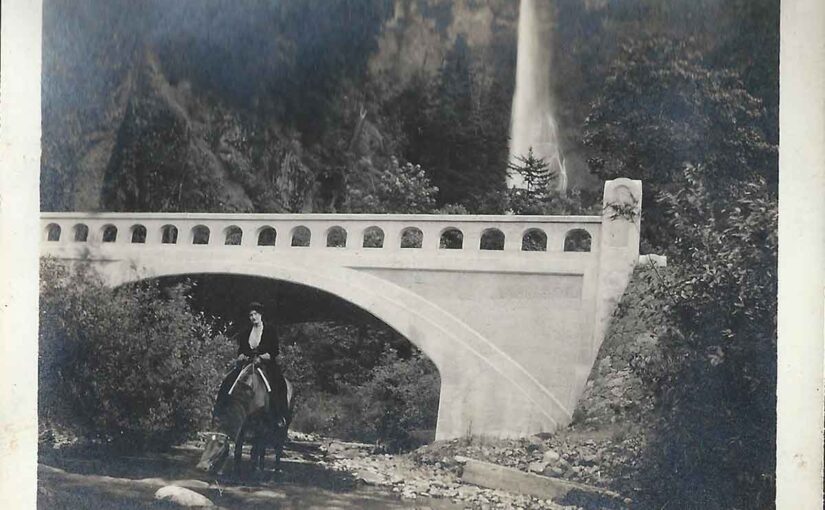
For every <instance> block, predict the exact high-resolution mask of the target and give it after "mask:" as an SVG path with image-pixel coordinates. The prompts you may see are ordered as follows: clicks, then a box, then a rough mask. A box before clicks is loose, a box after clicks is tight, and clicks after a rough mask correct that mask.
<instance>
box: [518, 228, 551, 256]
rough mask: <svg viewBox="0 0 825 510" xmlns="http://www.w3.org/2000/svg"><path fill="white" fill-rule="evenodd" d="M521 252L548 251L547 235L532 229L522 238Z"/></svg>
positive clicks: (539, 230)
mask: <svg viewBox="0 0 825 510" xmlns="http://www.w3.org/2000/svg"><path fill="white" fill-rule="evenodd" d="M521 251H547V234H545V233H544V231H543V230H541V229H538V228H531V229H529V230H527V232H525V233H524V235H523V236H521Z"/></svg>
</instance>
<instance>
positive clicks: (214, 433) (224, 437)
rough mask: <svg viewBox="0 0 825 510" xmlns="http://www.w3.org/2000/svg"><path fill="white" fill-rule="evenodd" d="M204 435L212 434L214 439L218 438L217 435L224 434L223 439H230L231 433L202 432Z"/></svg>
mask: <svg viewBox="0 0 825 510" xmlns="http://www.w3.org/2000/svg"><path fill="white" fill-rule="evenodd" d="M201 434H203V435H204V436H212V439H217V437H215V436H222V439H225V440H227V441H229V434H224V433H223V432H201Z"/></svg>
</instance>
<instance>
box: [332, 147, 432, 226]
mask: <svg viewBox="0 0 825 510" xmlns="http://www.w3.org/2000/svg"><path fill="white" fill-rule="evenodd" d="M436 193H438V188H437V187H435V186H433V185H432V184H431V183H430V180H429V178H428V177H427V174H426V173H425V172H424V170H423V169H422V168H421V166H419V165H413V164H412V163H405V164H403V165H401V164H400V163H399V162H398V159H396V158H394V157H393V158H391V160H390V162H389V164H388V165H387V166H386V167H385V168H384V170H383V171H381V172H380V173H378V175H373V174H372V173H371V172H361V173H360V174H358V175H356V176H353V177H352V178H351V180H350V183H349V189H348V190H347V197H348V198H347V204H346V209H347V211H349V212H356V213H366V212H369V213H404V214H420V213H428V212H431V211H432V210H433V209H435V196H436Z"/></svg>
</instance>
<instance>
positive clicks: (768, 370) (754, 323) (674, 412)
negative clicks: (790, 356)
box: [640, 168, 778, 508]
mask: <svg viewBox="0 0 825 510" xmlns="http://www.w3.org/2000/svg"><path fill="white" fill-rule="evenodd" d="M706 175H707V174H706V173H705V172H703V171H702V170H701V169H694V168H689V169H688V170H686V172H685V180H684V187H682V189H680V190H678V191H676V192H673V193H665V194H663V196H662V201H663V203H664V204H666V206H667V210H668V213H669V215H670V218H671V219H670V221H669V223H668V226H669V228H671V229H672V231H673V232H674V235H675V237H676V242H675V243H674V244H673V246H672V248H671V250H670V251H669V252H668V255H669V260H668V262H669V263H671V267H670V268H669V270H668V272H667V273H658V272H653V273H652V274H653V275H658V276H657V277H656V278H657V279H658V280H659V281H658V282H656V283H657V285H656V288H657V289H658V290H656V291H655V295H656V301H655V303H658V305H657V306H653V307H651V309H650V312H651V313H653V314H655V315H656V316H658V317H660V318H662V319H664V320H665V321H666V323H667V325H668V327H667V330H666V332H665V333H664V334H663V335H662V336H661V338H660V343H661V352H660V356H661V359H660V361H659V362H658V363H654V364H650V365H648V366H647V369H646V370H645V371H643V375H644V378H645V380H646V381H647V382H648V384H649V385H650V387H651V388H653V389H654V390H655V392H656V396H657V410H658V412H659V419H658V421H657V422H656V424H655V425H656V427H655V428H656V433H657V440H656V441H655V442H654V443H652V445H651V448H650V449H649V451H648V457H647V459H646V462H647V464H646V467H645V469H643V470H641V471H640V474H641V478H642V479H643V482H642V485H643V487H644V491H643V492H644V495H643V496H642V497H643V498H644V499H647V500H648V503H650V505H651V506H653V505H655V506H656V507H659V506H661V505H662V504H666V503H668V502H669V501H672V502H675V501H692V502H694V504H695V506H696V507H697V508H765V507H767V506H769V505H770V503H771V502H772V501H773V490H774V468H775V446H774V445H775V423H776V414H775V402H776V400H775V395H776V282H777V279H776V260H777V259H776V257H777V233H776V227H777V211H778V209H777V201H776V197H775V196H774V195H772V193H771V192H770V189H769V186H767V184H766V183H765V182H764V181H763V180H754V181H752V182H748V183H743V184H740V185H738V186H737V187H735V188H731V189H729V190H728V193H729V195H728V197H729V199H728V200H727V201H725V202H723V203H719V202H716V201H714V200H712V199H711V193H710V191H709V190H708V187H709V186H710V183H711V182H712V181H709V179H707V177H706ZM671 261H672V262H671ZM644 473H650V475H649V476H645V475H644ZM653 473H655V478H654V476H653ZM662 487H667V488H668V489H667V491H662V490H661V489H662Z"/></svg>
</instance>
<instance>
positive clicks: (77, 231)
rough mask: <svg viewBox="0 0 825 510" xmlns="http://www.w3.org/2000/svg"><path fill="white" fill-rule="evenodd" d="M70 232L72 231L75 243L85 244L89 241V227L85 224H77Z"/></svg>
mask: <svg viewBox="0 0 825 510" xmlns="http://www.w3.org/2000/svg"><path fill="white" fill-rule="evenodd" d="M72 230H74V240H75V242H76V243H85V242H86V241H88V240H89V227H88V226H86V225H85V224H83V223H78V224H77V225H75V226H74V228H73V229H72Z"/></svg>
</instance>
